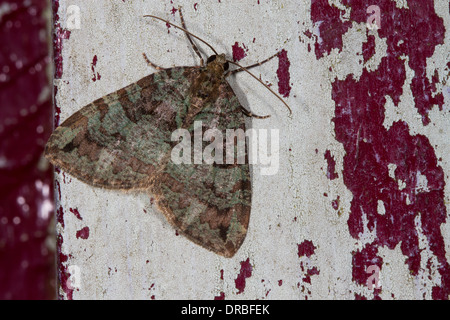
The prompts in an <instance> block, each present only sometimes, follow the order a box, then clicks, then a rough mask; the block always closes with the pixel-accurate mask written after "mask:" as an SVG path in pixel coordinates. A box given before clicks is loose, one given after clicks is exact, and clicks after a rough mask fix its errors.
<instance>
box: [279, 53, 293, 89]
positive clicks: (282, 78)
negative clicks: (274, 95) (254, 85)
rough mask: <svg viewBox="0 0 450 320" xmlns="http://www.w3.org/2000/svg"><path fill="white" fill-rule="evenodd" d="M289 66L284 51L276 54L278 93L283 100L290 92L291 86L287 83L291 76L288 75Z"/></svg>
mask: <svg viewBox="0 0 450 320" xmlns="http://www.w3.org/2000/svg"><path fill="white" fill-rule="evenodd" d="M290 65H291V63H290V62H289V59H288V56H287V51H286V50H284V49H283V50H281V52H280V53H279V54H278V70H277V76H278V93H279V94H281V95H282V96H283V97H285V98H286V97H289V94H290V92H291V85H290V83H289V81H290V79H291V75H290V73H289V67H290Z"/></svg>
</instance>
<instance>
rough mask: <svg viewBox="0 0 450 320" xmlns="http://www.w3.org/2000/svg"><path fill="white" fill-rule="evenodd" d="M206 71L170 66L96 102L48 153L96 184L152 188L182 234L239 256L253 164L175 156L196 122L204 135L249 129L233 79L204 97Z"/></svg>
mask: <svg viewBox="0 0 450 320" xmlns="http://www.w3.org/2000/svg"><path fill="white" fill-rule="evenodd" d="M201 70H202V68H198V67H177V68H171V69H166V70H163V71H160V72H158V73H154V74H152V75H149V76H147V77H145V78H143V79H141V80H139V81H138V82H136V83H133V84H131V85H129V86H127V87H125V88H123V89H120V90H118V91H116V92H114V93H111V94H109V95H106V96H104V97H102V98H100V99H98V100H96V101H94V102H93V103H91V104H89V105H87V106H85V107H83V108H82V109H81V110H79V111H78V112H76V113H75V114H73V115H72V116H71V117H69V118H68V119H67V120H66V121H65V122H64V123H63V124H61V126H60V127H58V128H57V129H56V130H55V132H54V133H53V134H52V136H51V137H50V139H49V141H48V143H47V146H46V151H45V153H46V157H47V158H48V159H49V160H50V161H51V162H52V163H53V164H55V165H57V166H59V167H60V168H62V169H63V170H64V171H66V172H68V173H69V174H71V175H73V176H74V177H76V178H78V179H80V180H81V181H83V182H85V183H87V184H89V185H92V186H96V187H103V188H108V189H123V190H139V189H140V190H148V191H149V192H150V193H152V194H153V195H154V196H155V197H156V199H157V204H158V206H159V208H160V209H161V210H162V211H163V212H164V214H165V215H166V217H167V219H168V220H169V222H170V223H172V224H173V225H174V226H175V227H176V228H178V229H179V231H180V232H181V233H182V234H184V235H185V236H187V237H188V238H189V239H190V240H192V241H194V242H195V243H197V244H200V245H202V246H203V247H205V248H207V249H209V250H212V251H214V252H216V253H218V254H221V255H224V256H227V257H231V256H232V255H234V253H235V252H236V251H237V250H238V249H239V247H240V245H241V244H242V242H243V240H244V238H245V235H246V232H247V227H248V221H249V216H250V200H251V183H250V176H249V167H248V164H240V165H237V164H231V165H216V164H214V165H208V164H199V165H196V164H181V165H176V164H174V163H173V162H172V161H171V159H170V152H171V149H172V147H173V146H174V142H172V141H171V134H172V132H173V131H174V130H176V129H178V128H186V129H189V130H190V131H191V133H193V123H194V121H195V120H201V121H202V122H203V125H204V128H203V129H204V130H206V129H208V128H217V129H219V130H222V131H225V129H227V128H229V129H238V128H241V129H243V130H245V124H244V116H243V114H242V112H241V111H240V105H239V102H238V100H237V98H236V96H235V94H234V92H233V91H232V89H231V87H230V86H229V85H228V83H227V82H226V81H224V80H221V81H220V82H219V83H217V81H216V85H217V86H218V87H216V88H215V89H214V92H219V93H220V94H218V96H214V97H209V98H206V99H204V98H202V97H199V96H196V91H197V86H196V85H194V84H195V83H197V84H198V83H199V81H196V79H197V80H198V79H201V78H202V76H204V74H203V75H201V72H202V71H201ZM204 144H206V142H204ZM224 154H225V152H224Z"/></svg>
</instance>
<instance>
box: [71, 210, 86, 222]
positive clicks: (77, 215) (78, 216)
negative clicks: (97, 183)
mask: <svg viewBox="0 0 450 320" xmlns="http://www.w3.org/2000/svg"><path fill="white" fill-rule="evenodd" d="M69 211H70V212H72V213H73V214H74V215H75V217H77V219H78V220H83V218H82V217H81V215H80V212H79V211H78V209H77V208H75V209H72V208H69Z"/></svg>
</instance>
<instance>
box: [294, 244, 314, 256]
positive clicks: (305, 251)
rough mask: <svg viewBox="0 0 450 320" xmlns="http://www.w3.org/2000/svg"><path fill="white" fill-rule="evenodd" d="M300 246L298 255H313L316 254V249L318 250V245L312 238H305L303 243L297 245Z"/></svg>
mask: <svg viewBox="0 0 450 320" xmlns="http://www.w3.org/2000/svg"><path fill="white" fill-rule="evenodd" d="M297 247H298V253H297V254H298V257H299V258H300V257H303V256H306V257H308V258H309V257H311V256H312V255H313V254H314V251H315V250H316V247H315V246H314V244H313V242H312V241H311V240H305V241H303V242H302V243H300V244H298V245H297Z"/></svg>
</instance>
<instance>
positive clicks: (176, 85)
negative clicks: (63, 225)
mask: <svg viewBox="0 0 450 320" xmlns="http://www.w3.org/2000/svg"><path fill="white" fill-rule="evenodd" d="M194 69H195V67H176V68H171V69H166V70H163V71H160V72H158V73H154V74H151V75H149V76H146V77H144V78H142V79H141V80H139V81H137V82H136V83H133V84H131V85H129V86H127V87H125V88H122V89H120V90H118V91H116V92H113V93H111V94H108V95H106V96H104V97H102V98H100V99H98V100H96V101H94V102H92V103H91V104H89V105H87V106H85V107H83V108H82V109H80V110H79V111H78V112H76V113H74V114H73V115H72V116H70V117H69V118H68V119H67V120H66V121H64V122H63V123H62V124H61V125H60V126H59V127H58V128H56V130H55V131H54V132H53V134H52V135H51V137H50V139H49V141H48V143H47V145H46V149H45V155H46V157H47V158H48V159H49V160H50V161H51V162H52V163H53V164H54V165H56V166H58V167H60V168H61V169H63V170H64V171H66V172H68V173H69V174H71V175H73V176H74V177H76V178H78V179H80V180H81V181H83V182H85V183H87V184H90V185H93V186H98V187H103V188H108V189H147V188H148V186H149V184H150V180H151V178H152V176H153V175H154V173H155V171H156V170H157V169H158V167H159V166H160V164H161V162H162V161H163V160H162V159H164V157H166V156H167V154H169V153H170V138H171V133H172V132H173V131H174V130H175V129H176V126H177V121H176V116H177V115H179V114H180V113H181V112H182V110H183V109H185V108H186V107H185V106H186V103H187V101H186V99H189V97H188V96H189V95H188V89H189V84H190V81H191V79H189V75H191V74H192V70H194Z"/></svg>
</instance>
